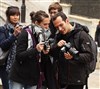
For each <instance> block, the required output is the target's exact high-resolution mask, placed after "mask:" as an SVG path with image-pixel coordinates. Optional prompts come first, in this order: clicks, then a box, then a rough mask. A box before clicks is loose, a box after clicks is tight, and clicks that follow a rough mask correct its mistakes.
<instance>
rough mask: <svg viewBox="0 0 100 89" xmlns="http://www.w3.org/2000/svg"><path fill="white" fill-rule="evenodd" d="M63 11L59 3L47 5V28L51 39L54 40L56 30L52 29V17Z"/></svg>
mask: <svg viewBox="0 0 100 89" xmlns="http://www.w3.org/2000/svg"><path fill="white" fill-rule="evenodd" d="M62 11H63V9H62V6H61V5H60V3H59V2H54V3H52V4H51V5H49V8H48V12H49V15H50V18H51V20H50V24H49V27H50V30H51V33H52V34H51V37H52V38H54V37H55V35H56V32H57V30H56V28H55V27H54V24H53V22H52V16H54V15H55V14H56V13H58V12H62Z"/></svg>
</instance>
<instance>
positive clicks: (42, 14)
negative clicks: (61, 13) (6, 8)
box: [35, 10, 49, 23]
mask: <svg viewBox="0 0 100 89" xmlns="http://www.w3.org/2000/svg"><path fill="white" fill-rule="evenodd" d="M44 18H49V15H48V14H47V13H46V12H45V11H42V10H39V11H37V12H36V13H35V20H36V21H37V22H38V23H41V22H42V21H43V19H44Z"/></svg>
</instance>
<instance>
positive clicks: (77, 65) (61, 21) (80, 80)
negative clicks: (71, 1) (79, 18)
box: [49, 12, 92, 89]
mask: <svg viewBox="0 0 100 89" xmlns="http://www.w3.org/2000/svg"><path fill="white" fill-rule="evenodd" d="M52 20H53V24H54V26H55V27H56V29H57V30H58V31H59V34H57V37H56V43H55V45H54V47H53V48H52V49H50V53H49V54H51V55H52V56H53V57H54V59H56V60H58V64H59V65H58V70H59V71H58V80H59V87H60V89H83V87H84V85H85V84H86V80H87V73H86V67H85V66H86V65H87V64H88V63H89V62H91V61H92V58H91V57H92V55H91V54H92V51H91V50H92V49H91V46H90V43H91V42H90V39H89V37H88V34H87V33H86V32H85V31H84V30H82V25H80V24H77V23H73V24H71V23H69V20H68V19H67V16H66V15H65V14H64V13H63V12H59V13H57V14H55V15H54V16H53V17H52ZM79 36H80V38H79ZM78 39H79V40H78Z"/></svg>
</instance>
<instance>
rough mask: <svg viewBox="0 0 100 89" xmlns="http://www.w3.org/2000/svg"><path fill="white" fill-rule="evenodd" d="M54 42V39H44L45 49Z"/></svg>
mask: <svg viewBox="0 0 100 89" xmlns="http://www.w3.org/2000/svg"><path fill="white" fill-rule="evenodd" d="M53 42H54V39H52V38H50V39H48V40H47V41H44V50H47V49H48V48H50V46H51V44H52V43H53Z"/></svg>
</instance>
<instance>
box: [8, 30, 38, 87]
mask: <svg viewBox="0 0 100 89" xmlns="http://www.w3.org/2000/svg"><path fill="white" fill-rule="evenodd" d="M27 47H28V33H27V31H26V30H22V32H21V34H20V35H19V37H18V42H17V52H16V60H15V62H14V64H13V65H12V69H11V73H10V75H9V78H10V80H13V81H15V82H18V83H22V84H26V85H37V83H38V80H39V66H38V56H37V55H38V51H37V50H36V48H35V47H30V48H28V49H27Z"/></svg>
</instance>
